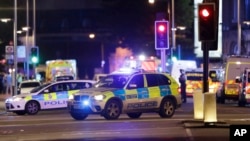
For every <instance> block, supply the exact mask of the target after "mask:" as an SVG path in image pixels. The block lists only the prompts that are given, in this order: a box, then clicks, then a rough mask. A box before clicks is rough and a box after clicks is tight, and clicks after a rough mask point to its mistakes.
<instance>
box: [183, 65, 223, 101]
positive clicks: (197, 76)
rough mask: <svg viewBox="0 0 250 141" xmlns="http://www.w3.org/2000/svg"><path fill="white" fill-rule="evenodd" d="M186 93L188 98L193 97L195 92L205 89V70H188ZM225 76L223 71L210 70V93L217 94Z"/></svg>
mask: <svg viewBox="0 0 250 141" xmlns="http://www.w3.org/2000/svg"><path fill="white" fill-rule="evenodd" d="M185 73H186V77H187V80H186V93H187V96H193V94H194V92H195V90H197V89H200V90H202V89H203V68H198V69H186V70H185ZM222 76H223V69H217V68H213V69H209V70H208V85H209V92H211V93H217V92H218V91H219V90H220V88H221V82H222Z"/></svg>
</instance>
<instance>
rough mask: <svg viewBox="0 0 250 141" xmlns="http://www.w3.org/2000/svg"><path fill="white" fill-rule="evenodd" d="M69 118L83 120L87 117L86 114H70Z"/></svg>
mask: <svg viewBox="0 0 250 141" xmlns="http://www.w3.org/2000/svg"><path fill="white" fill-rule="evenodd" d="M70 115H71V117H73V118H74V119H75V120H84V119H86V118H87V117H88V114H83V113H75V112H70Z"/></svg>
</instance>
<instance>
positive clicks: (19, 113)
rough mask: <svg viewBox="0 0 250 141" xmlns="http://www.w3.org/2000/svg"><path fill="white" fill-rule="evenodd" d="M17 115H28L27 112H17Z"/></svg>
mask: <svg viewBox="0 0 250 141" xmlns="http://www.w3.org/2000/svg"><path fill="white" fill-rule="evenodd" d="M15 113H16V114H17V115H20V116H21V115H25V114H26V112H25V111H16V112H15Z"/></svg>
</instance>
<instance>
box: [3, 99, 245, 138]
mask: <svg viewBox="0 0 250 141" xmlns="http://www.w3.org/2000/svg"><path fill="white" fill-rule="evenodd" d="M249 113H250V107H244V108H242V107H237V106H236V104H234V103H231V104H225V105H217V118H218V122H216V123H215V124H214V125H210V126H205V125H204V122H203V121H201V120H194V119H193V103H192V100H190V99H189V101H188V103H185V104H183V105H182V108H180V109H178V110H177V111H176V113H175V115H174V117H172V118H171V119H162V118H160V117H159V115H158V114H156V113H145V114H143V115H142V116H141V118H140V119H136V120H135V119H129V118H128V117H127V116H126V115H121V117H120V118H119V119H118V120H105V119H104V118H103V117H101V116H99V115H90V116H89V117H88V118H87V119H86V120H83V121H75V120H73V119H72V118H71V117H70V115H69V114H68V112H67V111H66V110H53V111H42V112H40V113H39V114H38V115H34V116H29V115H25V116H17V115H15V114H13V113H6V112H2V114H1V115H0V139H1V140H4V141H24V140H25V141H35V140H49V141H51V140H52V141H53V140H62V141H78V140H79V141H80V140H84V141H106V140H108V141H118V140H119V141H120V140H121V141H140V140H141V141H149V140H150V141H151V140H154V141H163V140H164V141H166V140H168V141H200V140H202V141H208V140H209V141H211V140H213V141H222V140H223V141H229V125H230V124H249V123H250V114H249Z"/></svg>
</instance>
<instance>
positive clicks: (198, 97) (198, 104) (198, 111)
mask: <svg viewBox="0 0 250 141" xmlns="http://www.w3.org/2000/svg"><path fill="white" fill-rule="evenodd" d="M203 101H204V96H203V93H202V90H201V89H196V90H195V91H194V94H193V103H194V119H203V117H204V116H203V115H204V112H203V109H204V108H203V107H204V106H203Z"/></svg>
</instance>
